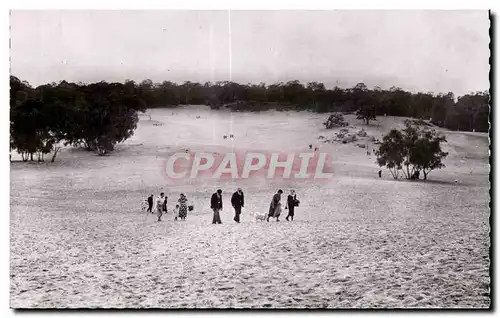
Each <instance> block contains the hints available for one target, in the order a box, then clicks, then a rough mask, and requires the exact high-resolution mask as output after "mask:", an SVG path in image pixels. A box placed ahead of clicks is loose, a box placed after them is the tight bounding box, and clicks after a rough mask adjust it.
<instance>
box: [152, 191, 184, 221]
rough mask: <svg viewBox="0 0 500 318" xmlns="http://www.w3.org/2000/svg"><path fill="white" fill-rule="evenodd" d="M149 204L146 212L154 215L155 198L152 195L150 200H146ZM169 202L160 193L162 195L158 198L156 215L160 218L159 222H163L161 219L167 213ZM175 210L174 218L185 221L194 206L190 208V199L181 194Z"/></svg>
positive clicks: (163, 194)
mask: <svg viewBox="0 0 500 318" xmlns="http://www.w3.org/2000/svg"><path fill="white" fill-rule="evenodd" d="M146 201H147V203H148V209H147V211H146V212H148V213H153V214H154V211H153V204H154V196H153V195H152V194H151V195H150V196H149V197H148V199H147V200H146ZM167 201H168V197H167V196H165V193H163V192H162V193H160V195H159V196H158V197H157V198H156V214H157V216H158V222H160V221H161V217H162V216H163V213H167V212H168V210H167ZM177 203H178V204H176V206H175V209H174V216H175V220H176V221H177V220H178V219H181V220H185V219H186V217H187V212H188V210H192V209H193V207H192V206H188V205H187V203H188V199H187V198H186V196H185V195H184V193H181V195H180V197H179V199H178V200H177Z"/></svg>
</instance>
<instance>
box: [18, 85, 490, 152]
mask: <svg viewBox="0 0 500 318" xmlns="http://www.w3.org/2000/svg"><path fill="white" fill-rule="evenodd" d="M489 101H490V96H489V93H488V92H487V91H485V92H476V93H473V94H467V95H464V96H460V97H458V98H457V101H456V102H455V97H454V95H453V93H447V94H442V93H440V94H433V93H412V92H408V91H405V90H403V89H401V88H397V87H392V88H390V89H388V90H385V89H381V88H379V87H375V88H373V89H369V88H368V87H367V86H366V85H365V84H363V83H359V84H357V85H355V86H354V87H352V88H339V87H334V88H330V89H328V88H326V87H325V85H324V84H323V83H318V82H310V83H307V84H304V83H301V82H299V81H289V82H286V83H282V82H280V83H276V84H272V85H266V84H264V83H261V84H259V85H253V84H246V85H243V84H238V83H234V82H227V81H226V82H216V83H210V82H208V83H205V84H200V83H193V82H184V83H183V84H176V83H173V82H169V81H164V82H162V83H153V82H152V81H151V80H144V81H142V82H140V83H136V82H134V81H129V80H127V81H125V82H124V83H107V82H104V81H103V82H99V83H92V84H86V83H68V82H66V81H61V82H59V83H51V84H45V85H40V86H38V87H36V88H34V87H32V86H31V85H30V84H29V83H28V82H26V81H22V80H20V79H19V78H17V77H15V76H11V77H10V131H11V149H17V150H18V151H19V152H20V153H21V154H22V155H23V159H26V158H25V157H24V156H28V155H29V156H30V157H31V158H32V157H33V154H35V153H37V154H38V155H39V156H40V157H42V160H43V155H44V154H46V153H48V152H50V151H51V150H53V148H54V147H55V146H54V145H55V144H56V143H58V142H59V141H65V142H66V143H68V144H73V145H84V146H85V147H86V148H87V149H89V150H94V151H96V152H98V153H99V154H106V153H107V152H109V151H111V150H113V148H114V145H115V144H116V143H118V142H121V141H123V140H125V139H127V138H129V137H130V136H131V135H132V134H133V131H134V130H135V128H136V127H137V122H138V117H137V112H139V111H142V112H144V111H145V110H146V109H148V108H160V107H176V106H178V105H209V106H210V107H211V108H213V109H221V108H224V107H228V108H230V109H231V110H233V111H266V110H271V109H275V110H279V111H287V110H295V111H303V110H307V111H312V112H318V113H332V112H342V113H354V112H357V113H358V114H359V113H361V114H364V115H365V116H366V117H367V118H373V117H374V116H383V115H387V116H402V117H412V118H420V119H425V120H429V119H430V121H431V122H432V123H433V124H435V125H437V126H440V127H445V128H448V129H451V130H461V131H477V132H488V129H489V122H488V119H489ZM53 159H54V158H53ZM26 160H27V159H26Z"/></svg>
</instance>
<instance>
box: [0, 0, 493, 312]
mask: <svg viewBox="0 0 500 318" xmlns="http://www.w3.org/2000/svg"><path fill="white" fill-rule="evenodd" d="M499 3H500V1H498V0H475V1H461V0H460V1H458V0H454V1H453V0H452V1H438V0H420V1H387V0H384V1H380V0H379V1H361V0H350V1H321V0H307V1H305V0H302V1H298V0H287V1H282V2H280V1H275V2H270V1H269V0H267V1H266V0H246V1H244V3H243V1H241V0H240V1H229V0H226V1H223V0H169V1H160V0H141V1H132V0H118V1H111V0H110V1H105V0H86V1H82V0H79V1H75V0H72V1H62V0H61V1H53V0H52V1H47V0H46V1H40V0H38V1H36V0H29V1H28V0H17V1H14V0H8V1H5V0H4V1H2V2H1V6H2V9H3V10H1V11H0V17H1V19H2V26H3V27H2V28H0V30H1V31H0V34H1V38H0V43H1V44H2V55H3V57H2V59H1V61H2V63H1V66H2V73H3V76H1V77H0V81H1V85H0V87H1V92H2V95H3V99H2V100H3V101H4V103H3V104H2V107H0V111H1V112H2V113H1V115H0V118H2V120H4V121H5V122H4V124H3V125H0V127H2V129H1V138H0V140H1V144H0V149H7V147H8V138H9V137H8V122H7V120H8V118H9V106H8V105H9V103H8V96H9V83H8V76H7V75H8V73H9V59H8V57H9V48H8V39H9V29H8V26H9V12H8V10H9V9H199V10H226V9H228V8H229V9H233V10H248V9H254V10H255V9H267V10H279V9H292V10H293V9H295V10H296V9H309V10H311V9H322V10H324V9H447V10H456V9H493V11H494V12H500V9H499ZM495 40H496V41H497V42H498V35H495ZM497 86H498V84H496V85H495V91H496V90H497V88H498V87H497ZM495 114H496V115H495V119H494V121H495V122H499V121H498V116H500V111H499V110H496V112H495ZM494 140H495V145H494V146H495V148H496V149H498V143H499V142H500V141H499V137H498V136H497V134H495V136H494ZM497 156H498V153H497ZM0 157H1V158H0V162H1V165H0V167H1V168H0V173H1V175H0V177H1V180H2V183H1V187H2V189H1V191H0V195H1V199H2V200H1V202H2V207H3V208H4V209H1V211H2V213H1V221H0V224H2V227H3V228H2V231H0V233H1V235H2V237H1V240H0V246H1V255H2V256H3V257H2V261H1V273H0V279H1V284H0V286H1V288H0V293H1V294H0V300H1V301H2V304H1V306H0V311H1V314H2V317H11V316H14V312H13V311H12V310H10V309H9V286H10V281H9V279H10V278H9V274H8V272H9V254H10V251H9V213H8V211H9V202H10V197H9V184H10V183H9V174H10V172H9V171H10V170H9V162H8V161H7V154H4V155H2V156H0ZM495 176H497V174H495ZM27 191H29V189H27ZM497 192H498V190H496V191H495V197H497ZM497 204H498V203H497ZM499 218H500V217H499V216H497V217H496V222H495V225H494V226H495V229H496V230H497V232H498V219H499ZM497 236H498V234H497ZM495 243H496V242H495ZM495 243H494V244H495ZM495 245H496V244H495ZM497 256H498V255H497ZM496 263H498V257H497V262H496ZM497 268H498V267H497V266H495V269H497ZM495 274H496V275H495V276H498V275H499V274H500V273H499V271H498V270H497V271H495ZM499 291H500V290H499V286H498V285H496V297H495V300H494V303H495V304H496V306H499V305H500V304H499V302H498V293H499ZM365 313H366V312H365ZM34 314H35V313H25V314H24V315H26V316H31V315H34ZM36 314H38V315H39V314H42V315H52V314H54V313H43V312H42V313H40V312H39V313H36ZM109 314H110V313H98V314H78V317H87V316H92V317H96V316H98V317H101V316H102V317H106V316H107V315H109ZM115 314H119V315H123V314H124V313H120V312H116V313H115ZM156 314H157V313H155V312H151V313H147V312H143V313H127V314H126V315H127V316H129V317H138V316H139V315H140V316H153V315H154V316H156ZM172 314H174V315H177V314H179V312H172ZM209 314H210V315H220V313H209ZM245 314H252V315H253V314H255V312H252V313H239V314H238V315H245ZM258 314H259V315H262V316H270V315H273V313H258ZM299 314H304V313H287V315H290V316H296V315H299ZM305 314H309V312H305ZM330 314H332V313H324V314H320V315H321V316H323V315H325V316H326V315H330ZM333 314H334V315H336V316H337V317H339V316H340V317H345V316H347V315H349V317H351V316H352V315H353V314H354V315H362V314H363V313H340V312H333ZM366 314H370V315H373V314H377V315H384V316H385V315H387V314H389V315H391V316H392V315H394V316H400V315H403V314H405V313H404V312H382V313H376V312H369V313H366ZM415 314H416V315H417V316H426V315H428V314H429V313H425V312H422V313H415ZM477 314H478V312H476V313H474V312H468V313H461V315H463V316H475V315H477ZM57 315H58V316H69V315H70V314H69V313H64V314H57ZM187 315H189V316H191V315H193V316H194V315H195V313H189V314H187Z"/></svg>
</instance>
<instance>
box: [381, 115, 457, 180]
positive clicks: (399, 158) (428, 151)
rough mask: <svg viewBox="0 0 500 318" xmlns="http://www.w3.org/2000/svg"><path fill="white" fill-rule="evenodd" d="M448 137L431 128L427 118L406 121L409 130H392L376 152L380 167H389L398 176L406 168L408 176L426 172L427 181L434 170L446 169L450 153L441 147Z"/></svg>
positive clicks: (405, 171) (405, 172) (408, 177)
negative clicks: (444, 162) (443, 160)
mask: <svg viewBox="0 0 500 318" xmlns="http://www.w3.org/2000/svg"><path fill="white" fill-rule="evenodd" d="M442 142H446V138H445V137H444V136H443V135H441V134H439V133H437V132H436V130H435V129H433V128H430V127H429V126H427V124H426V123H425V122H424V121H423V120H418V121H414V120H405V129H403V130H402V131H399V130H397V129H393V130H391V131H390V132H389V133H388V134H387V135H386V136H384V138H383V141H382V143H381V145H380V147H379V149H378V150H376V152H375V154H376V156H377V163H378V164H379V166H380V167H383V166H386V167H387V168H388V169H389V170H390V171H391V174H392V175H393V177H394V178H395V179H397V177H398V171H403V173H404V175H405V177H406V178H407V179H412V178H413V176H414V175H415V173H416V172H420V171H422V172H423V173H424V180H427V175H428V174H429V172H430V171H432V170H435V169H441V168H444V167H445V165H444V164H443V163H442V159H444V158H445V157H446V156H447V155H448V153H446V152H444V151H442V150H441V143H442Z"/></svg>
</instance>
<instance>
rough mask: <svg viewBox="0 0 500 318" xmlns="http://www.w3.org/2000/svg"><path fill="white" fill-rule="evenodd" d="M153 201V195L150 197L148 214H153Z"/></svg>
mask: <svg viewBox="0 0 500 318" xmlns="http://www.w3.org/2000/svg"><path fill="white" fill-rule="evenodd" d="M153 200H154V199H153V195H150V196H149V197H148V209H147V210H146V212H150V213H153Z"/></svg>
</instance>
